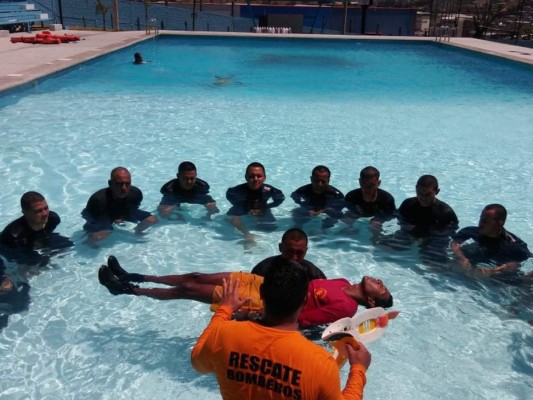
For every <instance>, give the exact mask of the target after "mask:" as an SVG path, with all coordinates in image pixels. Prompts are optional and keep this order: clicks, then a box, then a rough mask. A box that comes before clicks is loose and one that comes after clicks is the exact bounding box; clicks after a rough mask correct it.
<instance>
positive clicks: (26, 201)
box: [20, 192, 45, 211]
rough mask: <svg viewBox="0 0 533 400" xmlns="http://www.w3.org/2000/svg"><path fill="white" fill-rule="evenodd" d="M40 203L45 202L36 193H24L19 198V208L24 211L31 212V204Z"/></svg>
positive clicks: (40, 195)
mask: <svg viewBox="0 0 533 400" xmlns="http://www.w3.org/2000/svg"><path fill="white" fill-rule="evenodd" d="M40 201H45V199H44V196H43V195H42V194H40V193H37V192H26V193H24V194H23V195H22V197H21V198H20V207H21V208H22V209H23V210H24V211H29V210H31V205H32V204H33V203H38V202H40Z"/></svg>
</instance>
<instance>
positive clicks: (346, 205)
mask: <svg viewBox="0 0 533 400" xmlns="http://www.w3.org/2000/svg"><path fill="white" fill-rule="evenodd" d="M330 177H331V172H330V170H329V169H328V168H327V167H326V166H323V165H319V166H317V167H315V168H314V169H313V170H312V172H311V177H310V180H311V183H309V184H307V185H304V186H302V187H300V188H298V189H296V190H295V191H294V192H293V193H292V194H291V198H292V199H293V200H294V202H295V203H296V204H297V207H296V208H295V209H293V210H292V218H293V220H294V223H295V225H296V226H300V227H301V226H303V225H304V224H305V223H306V222H308V221H310V220H311V219H313V218H315V217H319V216H320V218H321V221H322V222H321V223H322V227H323V228H325V229H327V228H329V227H332V226H333V225H334V224H336V223H338V222H339V221H342V223H346V224H348V225H351V224H353V222H354V221H355V220H356V219H358V218H361V217H364V218H370V224H371V226H372V227H374V231H375V232H377V231H379V227H380V226H381V224H382V223H383V222H385V221H388V220H391V219H393V218H398V222H399V225H400V228H401V229H400V231H399V233H400V234H401V235H395V239H397V238H398V237H399V236H401V237H403V238H415V239H419V240H421V241H424V240H426V239H437V241H438V242H439V243H441V244H442V243H445V246H446V247H447V246H448V244H449V239H450V238H452V243H451V249H452V250H453V252H454V253H455V255H456V256H457V258H458V261H459V263H460V265H462V266H463V267H464V268H468V269H472V268H473V267H474V266H475V264H491V265H492V266H493V267H494V268H482V269H479V272H482V273H484V274H495V273H496V274H497V273H502V272H506V271H507V272H509V271H516V269H517V268H518V267H519V265H520V264H519V263H520V262H522V261H524V260H526V259H527V258H528V257H530V256H531V253H530V252H529V249H528V248H527V245H526V243H524V242H523V241H522V240H521V239H520V238H518V237H517V236H516V235H514V234H512V233H510V232H508V231H507V230H506V229H505V228H504V224H505V220H506V216H507V212H506V210H505V208H504V207H503V206H501V205H499V204H491V205H489V206H487V207H485V208H484V210H483V211H482V213H481V217H480V221H479V225H478V226H477V227H467V228H463V229H461V230H459V231H458V232H457V228H458V225H459V221H458V218H457V215H456V214H455V212H454V211H453V209H452V208H451V207H450V206H449V205H448V204H446V203H445V202H443V201H441V200H439V199H437V195H438V193H439V191H440V188H439V185H438V181H437V179H436V178H435V177H434V176H432V175H423V176H422V177H420V178H419V179H418V181H417V183H416V196H415V197H412V198H408V199H406V200H404V201H403V202H402V203H401V205H400V207H399V208H396V203H395V200H394V197H393V196H392V195H391V194H390V193H388V192H387V191H385V190H383V189H381V188H380V185H381V180H380V173H379V171H378V169H376V168H374V167H371V166H369V167H365V168H363V169H362V170H361V172H360V175H359V186H360V187H359V188H357V189H354V190H351V191H349V192H348V193H347V194H346V196H344V195H343V193H342V192H341V191H340V190H338V189H337V188H335V187H333V186H332V185H330ZM245 180H246V182H245V183H242V184H240V185H237V186H234V187H231V188H229V189H228V190H227V192H226V198H227V200H228V201H229V202H230V204H231V208H230V209H229V210H228V211H227V216H228V221H229V222H230V223H231V224H232V225H233V226H234V227H235V228H236V229H237V230H239V231H240V232H242V234H243V235H244V237H245V239H247V240H250V241H252V240H253V239H254V235H253V234H252V233H251V230H252V229H251V228H255V229H258V230H264V231H265V230H266V231H272V230H275V229H276V227H277V225H276V219H275V217H274V215H273V214H272V211H271V210H272V208H275V207H277V206H279V205H280V204H282V203H283V201H284V200H285V195H284V194H283V192H282V191H281V190H279V189H277V188H275V187H274V186H272V185H269V184H267V183H265V180H266V171H265V168H264V166H263V165H262V164H260V163H258V162H253V163H251V164H249V165H248V166H247V168H246V172H245ZM160 192H161V194H162V199H161V201H160V204H159V206H158V212H159V215H160V216H161V217H163V218H170V217H171V216H172V215H175V214H176V213H177V215H178V216H179V213H180V210H179V209H180V205H181V204H184V203H189V204H199V205H203V206H204V207H205V208H206V211H207V216H208V217H211V215H213V214H216V213H219V212H220V210H219V209H218V207H217V203H216V201H215V199H213V197H212V196H211V195H210V194H209V192H210V186H209V184H208V183H207V182H206V181H204V180H202V179H200V178H198V177H197V169H196V166H195V165H194V164H193V163H192V162H190V161H185V162H182V163H181V164H180V165H179V167H178V173H177V175H176V178H174V179H172V180H170V181H168V182H167V183H165V184H164V185H163V186H162V187H161V189H160ZM142 200H143V194H142V191H141V190H140V189H139V188H137V187H136V186H134V185H132V178H131V174H130V172H129V171H128V170H127V169H126V168H124V167H117V168H114V169H113V170H112V171H111V175H110V178H109V180H108V186H107V187H105V188H102V189H100V190H98V191H97V192H95V193H94V194H93V195H92V196H91V197H90V198H89V200H88V202H87V205H86V207H85V209H84V210H83V211H82V217H83V218H84V219H85V220H86V223H85V225H84V226H83V229H84V230H85V231H86V232H87V233H88V236H89V240H90V241H92V242H95V241H98V240H102V239H105V238H106V237H107V236H108V235H109V234H111V233H112V231H113V225H114V224H116V223H121V222H124V221H129V222H133V223H137V225H136V227H135V231H136V232H137V233H139V232H142V231H144V230H145V229H147V228H148V227H150V226H153V225H155V224H157V222H158V218H157V216H155V215H153V214H151V213H150V212H148V211H145V210H142V209H141V208H140V206H141V202H142ZM21 207H22V212H23V217H21V218H19V219H17V220H16V221H13V222H12V223H10V224H9V225H8V226H7V227H6V228H5V229H4V230H3V231H2V233H1V234H0V244H1V245H2V246H3V247H7V248H14V247H34V246H35V245H39V244H40V242H43V241H47V240H49V239H50V238H54V239H56V240H57V235H56V236H54V235H52V233H53V231H54V230H55V228H56V227H57V226H58V225H59V222H60V218H59V216H58V215H57V214H56V213H54V212H53V211H50V210H49V209H48V204H47V202H46V200H45V198H44V197H43V196H41V195H40V194H39V193H36V192H28V193H26V194H24V195H23V196H22V199H21ZM252 224H253V225H252ZM381 239H382V238H381ZM59 242H60V245H59V246H60V247H65V246H67V245H68V244H69V243H70V241H68V240H63V241H59ZM376 242H377V241H376ZM380 242H381V243H383V242H385V241H384V240H380ZM472 242H473V246H472Z"/></svg>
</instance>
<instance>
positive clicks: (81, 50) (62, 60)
mask: <svg viewBox="0 0 533 400" xmlns="http://www.w3.org/2000/svg"><path fill="white" fill-rule="evenodd" d="M34 33H37V32H34ZM53 33H55V34H62V33H69V34H74V35H77V36H79V37H80V38H81V40H80V41H79V42H72V43H62V44H52V45H44V44H28V43H11V41H10V37H12V36H20V35H21V34H12V35H9V36H4V37H0V59H1V60H2V61H1V63H0V91H4V90H8V89H12V88H15V87H17V86H20V85H24V84H27V83H30V82H33V81H35V80H37V79H39V78H42V77H44V76H46V75H49V74H51V73H54V72H58V71H61V70H63V69H66V68H69V67H72V66H74V65H76V64H79V63H82V62H84V61H87V60H91V59H94V58H97V57H100V56H102V55H104V54H107V53H109V52H112V51H115V50H118V49H121V48H124V47H127V46H130V45H132V44H134V43H137V42H140V41H143V40H146V39H149V38H153V35H147V34H146V33H145V32H144V31H126V32H102V31H55V32H53ZM164 34H165V35H166V34H173V35H184V36H190V35H205V36H215V35H216V36H239V37H254V36H261V37H290V38H302V39H304V38H305V39H307V38H314V39H341V40H348V39H361V40H403V41H405V40H409V41H411V40H413V41H433V40H434V38H430V37H428V38H420V37H408V36H400V37H394V36H351V35H344V36H338V35H305V34H292V35H282V34H277V35H272V34H252V33H226V32H182V31H164ZM23 35H28V34H23ZM442 43H444V44H449V45H452V46H457V47H461V48H464V49H468V50H473V51H478V52H482V53H486V54H490V55H494V56H498V57H504V58H507V59H510V60H514V61H518V62H522V63H526V64H530V65H533V49H529V48H526V47H520V46H513V45H507V44H500V43H494V42H489V41H486V40H479V39H473V38H451V39H450V41H449V42H447V41H445V42H442ZM131 57H132V59H133V54H132V55H131Z"/></svg>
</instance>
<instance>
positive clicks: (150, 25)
mask: <svg viewBox="0 0 533 400" xmlns="http://www.w3.org/2000/svg"><path fill="white" fill-rule="evenodd" d="M152 33H153V34H154V37H156V36H158V35H159V27H158V26H157V19H155V18H150V19H149V20H148V21H146V34H147V35H150V34H152Z"/></svg>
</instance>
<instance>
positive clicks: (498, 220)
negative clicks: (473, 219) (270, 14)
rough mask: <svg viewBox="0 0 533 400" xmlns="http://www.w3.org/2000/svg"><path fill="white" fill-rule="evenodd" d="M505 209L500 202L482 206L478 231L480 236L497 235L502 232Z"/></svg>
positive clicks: (505, 214)
mask: <svg viewBox="0 0 533 400" xmlns="http://www.w3.org/2000/svg"><path fill="white" fill-rule="evenodd" d="M506 219H507V210H506V209H505V207H504V206H502V205H501V204H489V205H487V206H485V208H483V211H482V212H481V215H480V217H479V224H478V227H479V233H480V234H481V235H482V236H488V237H493V238H495V237H498V236H500V235H501V234H502V232H503V225H504V224H505V220H506Z"/></svg>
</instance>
